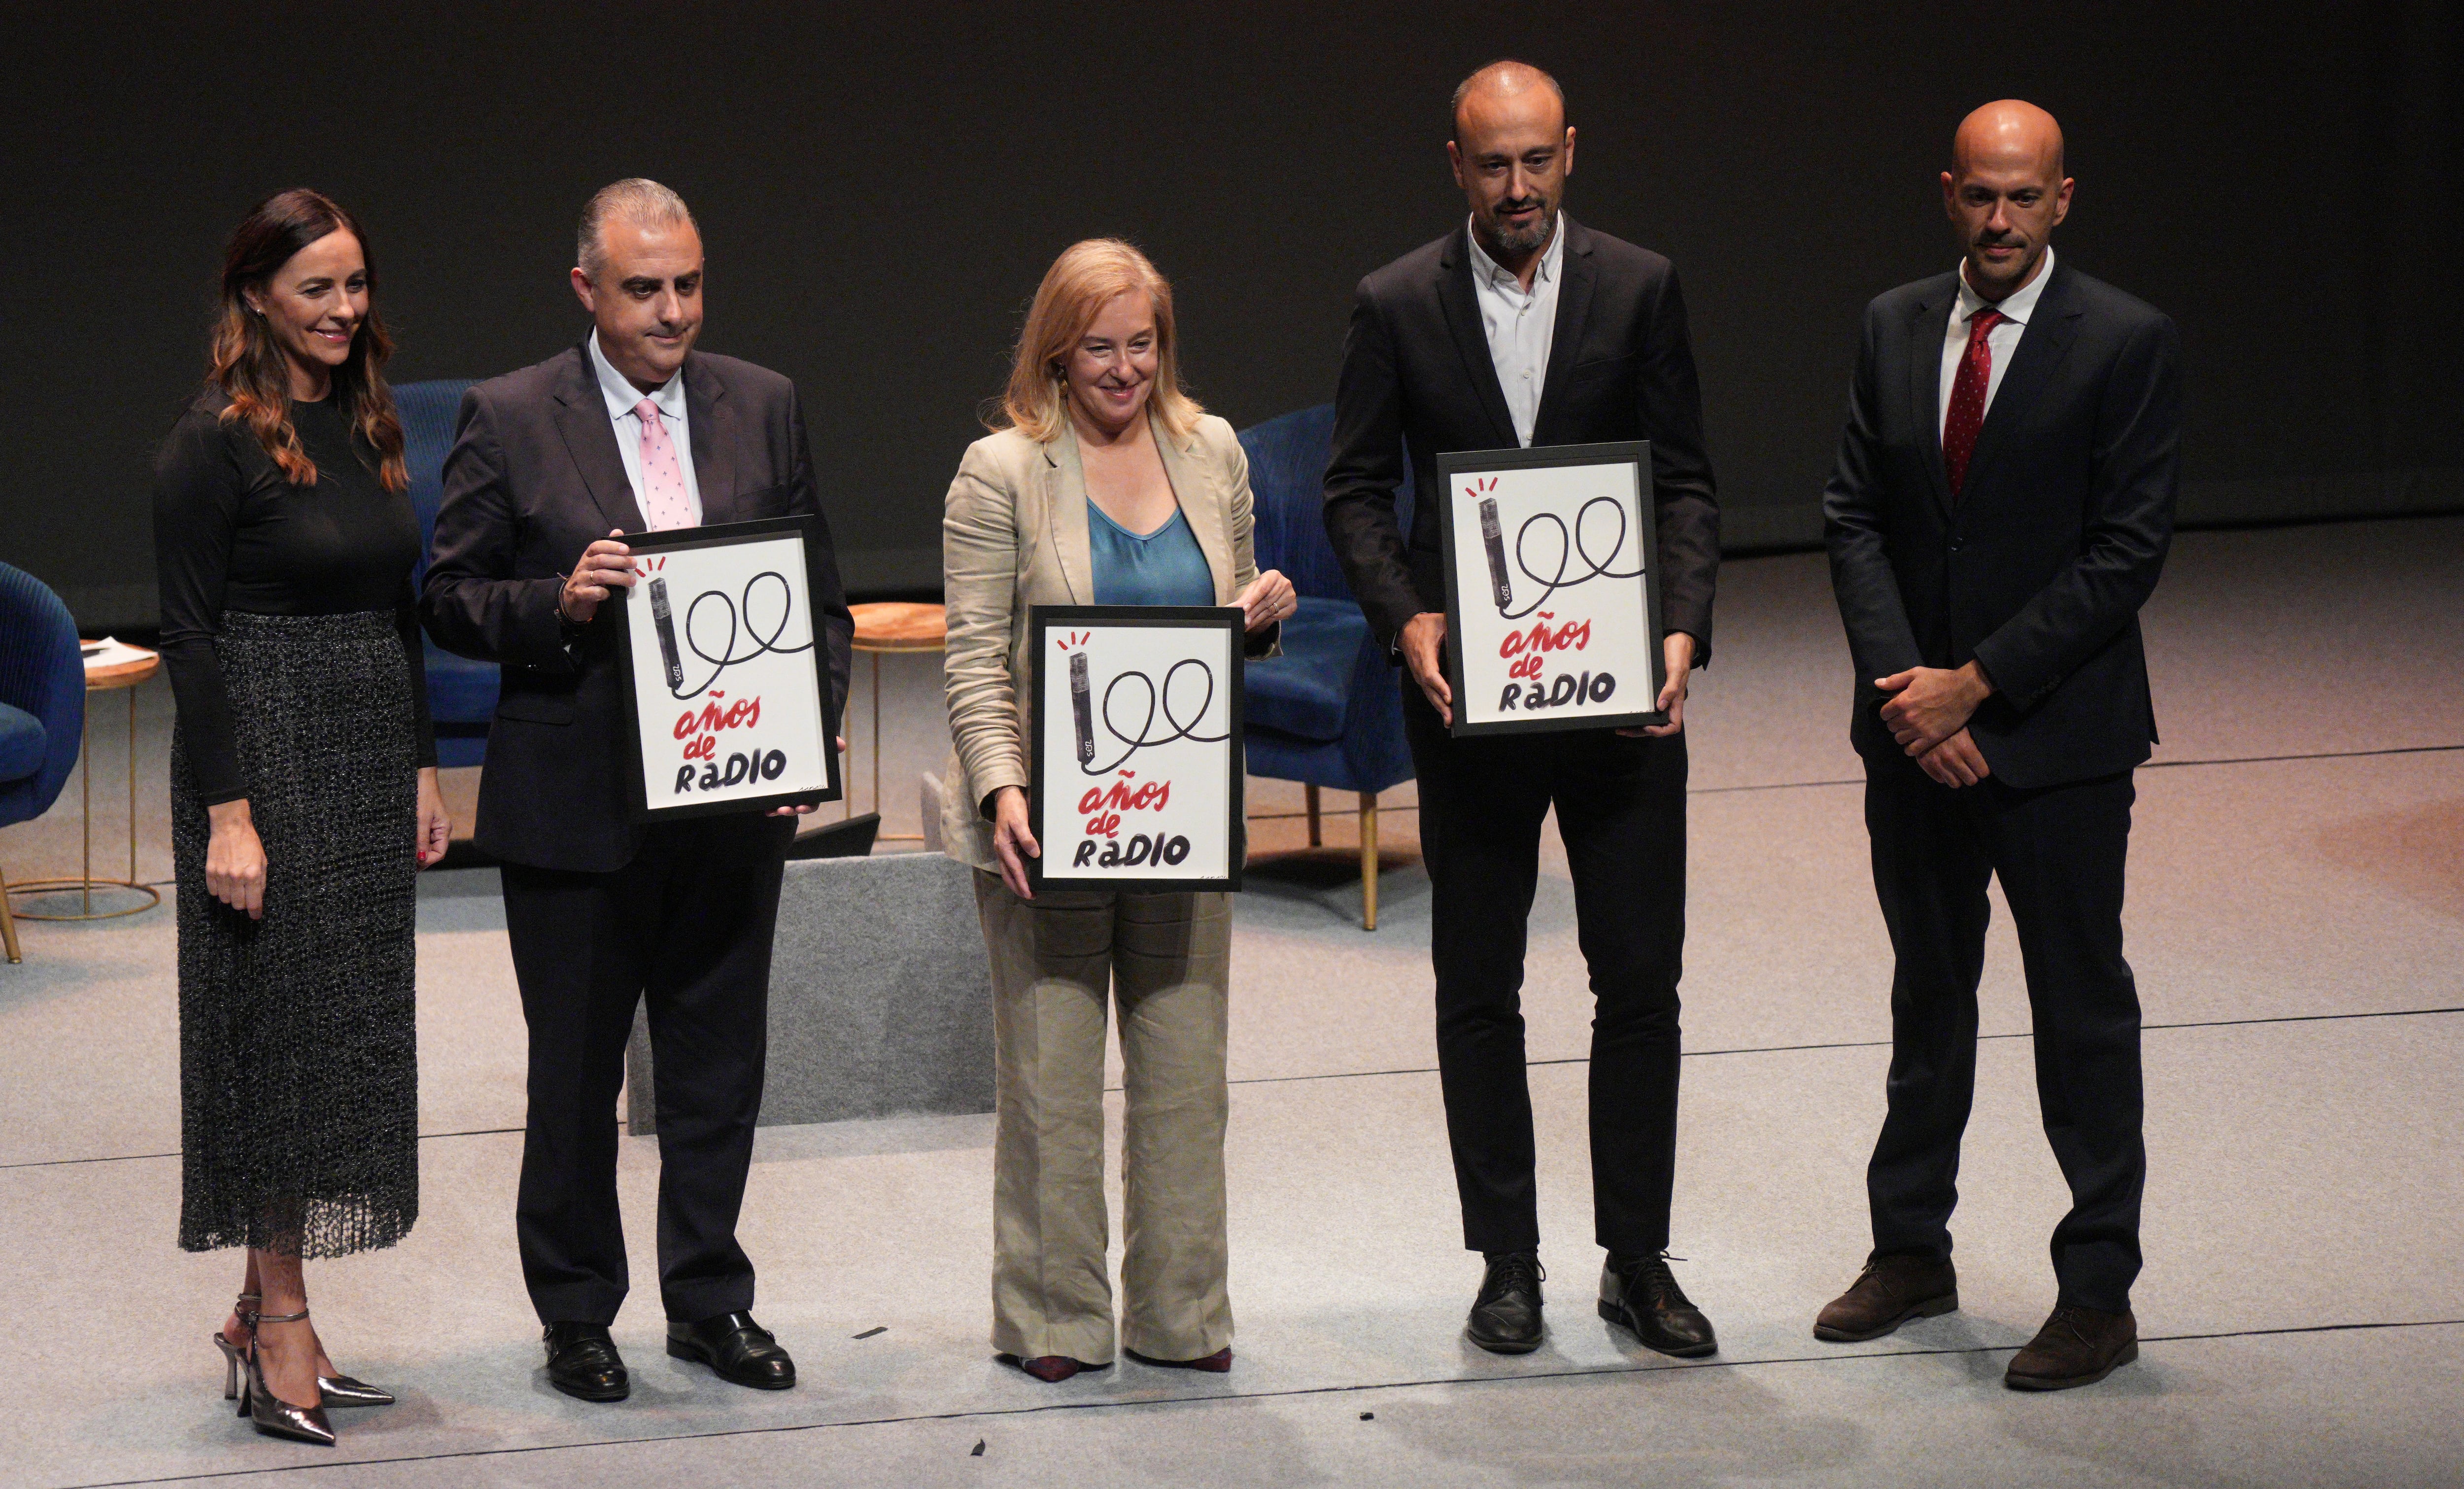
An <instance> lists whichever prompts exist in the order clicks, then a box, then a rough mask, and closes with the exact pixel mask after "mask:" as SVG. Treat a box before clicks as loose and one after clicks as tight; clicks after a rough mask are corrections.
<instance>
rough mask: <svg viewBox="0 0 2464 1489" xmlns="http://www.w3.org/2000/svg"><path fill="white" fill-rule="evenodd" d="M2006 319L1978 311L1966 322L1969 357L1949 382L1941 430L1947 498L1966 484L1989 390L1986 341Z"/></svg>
mask: <svg viewBox="0 0 2464 1489" xmlns="http://www.w3.org/2000/svg"><path fill="white" fill-rule="evenodd" d="M2005 319H2006V318H2005V317H2004V316H2003V314H2002V312H2000V311H1999V310H1980V311H1978V312H1976V314H1975V315H1974V316H1973V317H1971V318H1970V319H1969V322H1968V354H1967V355H1966V356H1964V357H1962V358H1960V359H1959V375H1958V376H1957V377H1954V378H1952V379H1951V381H1950V414H1949V417H1947V418H1946V419H1945V420H1944V421H1943V426H1942V467H1943V471H1944V472H1945V474H1947V475H1948V476H1949V477H1950V494H1951V495H1952V496H1953V497H1957V496H1958V495H1959V488H1960V487H1962V486H1964V485H1966V484H1967V483H1968V457H1969V456H1971V455H1974V454H1975V453H1976V432H1977V431H1978V430H1981V429H1983V428H1984V427H1985V389H1987V388H1989V387H1991V386H1992V381H1993V347H1992V346H1991V344H1989V343H1988V342H1987V341H1986V340H1985V338H1986V337H1987V336H1988V335H1990V334H1991V332H1992V330H1993V328H1994V327H1995V326H1997V325H2000V324H2001V323H2002V322H2003V321H2004V320H2005Z"/></svg>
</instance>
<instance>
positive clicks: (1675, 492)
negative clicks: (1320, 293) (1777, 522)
mask: <svg viewBox="0 0 2464 1489" xmlns="http://www.w3.org/2000/svg"><path fill="white" fill-rule="evenodd" d="M1558 231H1559V232H1561V233H1565V234H1566V256H1565V264H1564V274H1565V278H1564V280H1563V281H1562V282H1561V283H1560V284H1559V285H1558V290H1557V324H1556V330H1555V339H1554V340H1553V341H1552V342H1551V344H1550V348H1549V372H1548V378H1547V381H1546V383H1545V384H1544V385H1543V387H1542V389H1541V391H1540V411H1539V416H1538V418H1537V419H1536V420H1535V421H1534V422H1533V424H1532V428H1531V443H1532V444H1533V445H1534V446H1539V445H1575V444H1592V443H1595V442H1598V441H1603V440H1614V439H1648V440H1650V441H1651V464H1652V485H1653V498H1654V504H1655V507H1656V510H1657V513H1658V516H1657V519H1656V522H1657V527H1658V532H1659V539H1660V562H1661V624H1662V625H1663V626H1665V627H1666V628H1667V629H1668V630H1671V631H1683V632H1685V633H1688V634H1690V635H1691V636H1693V637H1694V643H1695V654H1694V655H1695V661H1696V663H1697V664H1698V665H1701V664H1704V663H1707V662H1708V661H1709V660H1710V657H1711V590H1712V587H1713V584H1714V582H1715V581H1716V579H1717V577H1718V573H1719V566H1720V508H1719V501H1718V499H1717V497H1716V496H1715V495H1714V493H1713V490H1712V484H1711V461H1710V457H1709V456H1706V455H1705V453H1704V450H1703V394H1702V390H1701V389H1700V388H1698V387H1697V386H1696V383H1695V379H1694V348H1693V344H1692V343H1691V342H1690V341H1688V340H1687V338H1686V334H1685V300H1684V298H1683V296H1681V295H1680V294H1679V293H1678V289H1677V271H1676V270H1675V269H1674V268H1672V267H1670V265H1669V262H1668V260H1667V259H1665V258H1662V257H1661V256H1659V255H1658V254H1655V253H1652V252H1650V251H1648V250H1646V249H1640V248H1637V247H1635V246H1634V245H1633V244H1631V243H1628V242H1625V241H1623V240H1621V239H1618V238H1613V237H1611V236H1609V235H1608V234H1607V233H1595V232H1593V231H1592V230H1591V229H1589V228H1586V227H1583V226H1582V225H1581V224H1579V223H1577V222H1575V221H1574V220H1573V218H1572V217H1567V216H1563V215H1560V216H1559V218H1558ZM1469 233H1470V230H1469V229H1468V228H1457V229H1456V230H1455V231H1454V232H1452V233H1447V234H1446V235H1445V236H1444V237H1441V238H1440V239H1438V240H1437V241H1436V242H1434V243H1430V244H1426V245H1424V246H1422V247H1420V248H1418V249H1415V250H1413V251H1412V252H1411V253H1409V254H1406V255H1404V256H1402V257H1400V258H1397V259H1396V260H1395V261H1394V262H1393V263H1391V264H1388V265H1387V266H1386V267H1385V268H1383V269H1380V270H1378V271H1377V272H1376V273H1375V274H1372V275H1371V276H1369V277H1368V278H1365V279H1363V280H1361V281H1360V287H1359V289H1358V290H1357V291H1356V292H1355V293H1354V296H1353V306H1352V328H1351V330H1350V331H1349V332H1348V333H1347V334H1346V335H1345V337H1344V341H1343V374H1342V378H1341V380H1340V381H1339V382H1338V383H1337V385H1336V388H1335V395H1334V450H1333V457H1332V458H1331V460H1330V461H1329V462H1328V465H1327V468H1326V530H1327V535H1328V536H1329V537H1330V538H1331V539H1332V540H1333V543H1334V552H1335V557H1336V558H1337V559H1338V560H1339V561H1340V562H1341V563H1342V565H1343V571H1344V575H1345V577H1346V578H1348V579H1349V580H1351V582H1352V591H1353V593H1354V594H1355V595H1358V596H1359V598H1360V605H1361V609H1362V610H1364V611H1367V612H1368V615H1369V623H1370V625H1371V627H1372V628H1374V629H1375V631H1376V633H1377V638H1378V640H1380V641H1381V642H1383V643H1384V644H1385V645H1386V646H1387V647H1388V648H1389V650H1390V652H1391V650H1392V648H1393V647H1394V644H1395V637H1396V635H1397V633H1399V632H1401V631H1402V629H1403V627H1404V625H1405V624H1406V623H1408V622H1409V621H1410V620H1411V618H1412V617H1413V616H1414V615H1417V614H1419V613H1420V612H1421V611H1443V610H1444V609H1445V598H1446V587H1445V572H1444V556H1443V547H1442V539H1441V536H1440V531H1441V529H1440V526H1439V523H1440V522H1441V517H1442V514H1443V513H1444V511H1445V503H1444V499H1443V497H1442V495H1441V492H1440V490H1439V486H1438V460H1437V457H1438V456H1439V454H1440V453H1441V452H1443V451H1449V450H1510V449H1512V448H1514V446H1515V444H1516V440H1515V435H1514V420H1513V417H1512V416H1511V415H1510V414H1509V413H1507V408H1506V393H1505V391H1504V390H1503V389H1500V388H1499V387H1498V386H1497V365H1496V363H1495V361H1494V360H1493V359H1492V358H1491V357H1490V355H1489V350H1488V337H1487V335H1486V333H1485V331H1484V330H1483V329H1482V328H1481V322H1480V305H1479V302H1478V300H1476V299H1475V297H1474V292H1473V289H1472V277H1471V276H1472V266H1471V249H1470V235H1469ZM1406 448H1408V449H1409V450H1410V452H1411V461H1412V475H1413V486H1414V501H1413V517H1412V531H1411V534H1410V536H1409V538H1408V540H1407V539H1406V537H1405V535H1404V533H1403V531H1402V528H1401V525H1400V524H1399V523H1398V522H1397V520H1396V515H1395V494H1396V490H1397V487H1399V486H1400V485H1401V484H1402V480H1403V452H1404V450H1405V449H1406Z"/></svg>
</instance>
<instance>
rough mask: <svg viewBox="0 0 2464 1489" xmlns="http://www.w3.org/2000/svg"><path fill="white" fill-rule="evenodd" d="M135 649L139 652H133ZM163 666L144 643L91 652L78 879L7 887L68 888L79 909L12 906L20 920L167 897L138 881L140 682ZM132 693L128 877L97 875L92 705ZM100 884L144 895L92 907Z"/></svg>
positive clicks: (101, 915) (148, 904)
mask: <svg viewBox="0 0 2464 1489" xmlns="http://www.w3.org/2000/svg"><path fill="white" fill-rule="evenodd" d="M131 653H134V654H136V655H134V656H132V655H130V654H131ZM162 670H163V658H162V657H161V656H157V655H156V654H155V653H152V652H149V651H146V650H145V649H144V648H143V647H136V646H129V645H126V644H125V643H122V644H121V646H119V647H117V648H115V649H113V650H112V651H110V652H106V653H104V654H103V656H102V657H90V658H88V659H87V661H86V664H85V691H86V699H87V703H86V711H85V739H84V742H83V743H82V744H80V745H78V746H77V790H78V811H79V814H80V815H81V816H82V818H83V821H82V823H81V824H80V826H81V827H82V829H83V831H84V844H83V846H82V847H81V848H80V849H79V850H78V854H77V877H76V878H35V879H20V880H19V881H18V882H16V883H14V884H11V885H9V886H8V892H9V893H10V894H11V895H56V894H62V893H65V892H67V891H69V890H72V889H74V890H76V891H77V911H76V913H74V914H71V913H69V912H67V911H60V912H56V913H52V914H39V913H37V912H35V911H33V910H17V909H15V907H14V906H11V910H12V911H13V913H14V914H15V915H16V917H17V919H19V920H21V921H108V920H114V919H117V918H118V917H120V916H123V915H135V914H138V913H139V912H140V911H143V910H151V909H153V908H154V907H155V906H156V905H158V904H161V903H162V902H163V892H162V891H161V890H159V889H156V888H155V887H154V886H153V885H151V884H141V883H139V882H138V881H137V685H138V684H139V683H141V682H143V681H145V680H146V679H147V678H151V677H153V676H154V675H155V674H156V673H158V672H160V671H162ZM115 688H116V689H119V690H120V691H121V692H123V693H126V694H127V695H128V877H127V878H95V877H94V749H93V745H94V705H93V699H94V695H95V694H97V693H107V692H110V691H112V690H113V689H115ZM98 889H125V890H129V891H132V892H134V893H136V894H140V895H143V896H144V897H145V899H144V900H143V902H142V903H139V904H133V905H128V906H125V907H124V908H121V909H118V910H98V909H96V908H95V907H94V892H95V891H96V890H98Z"/></svg>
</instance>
